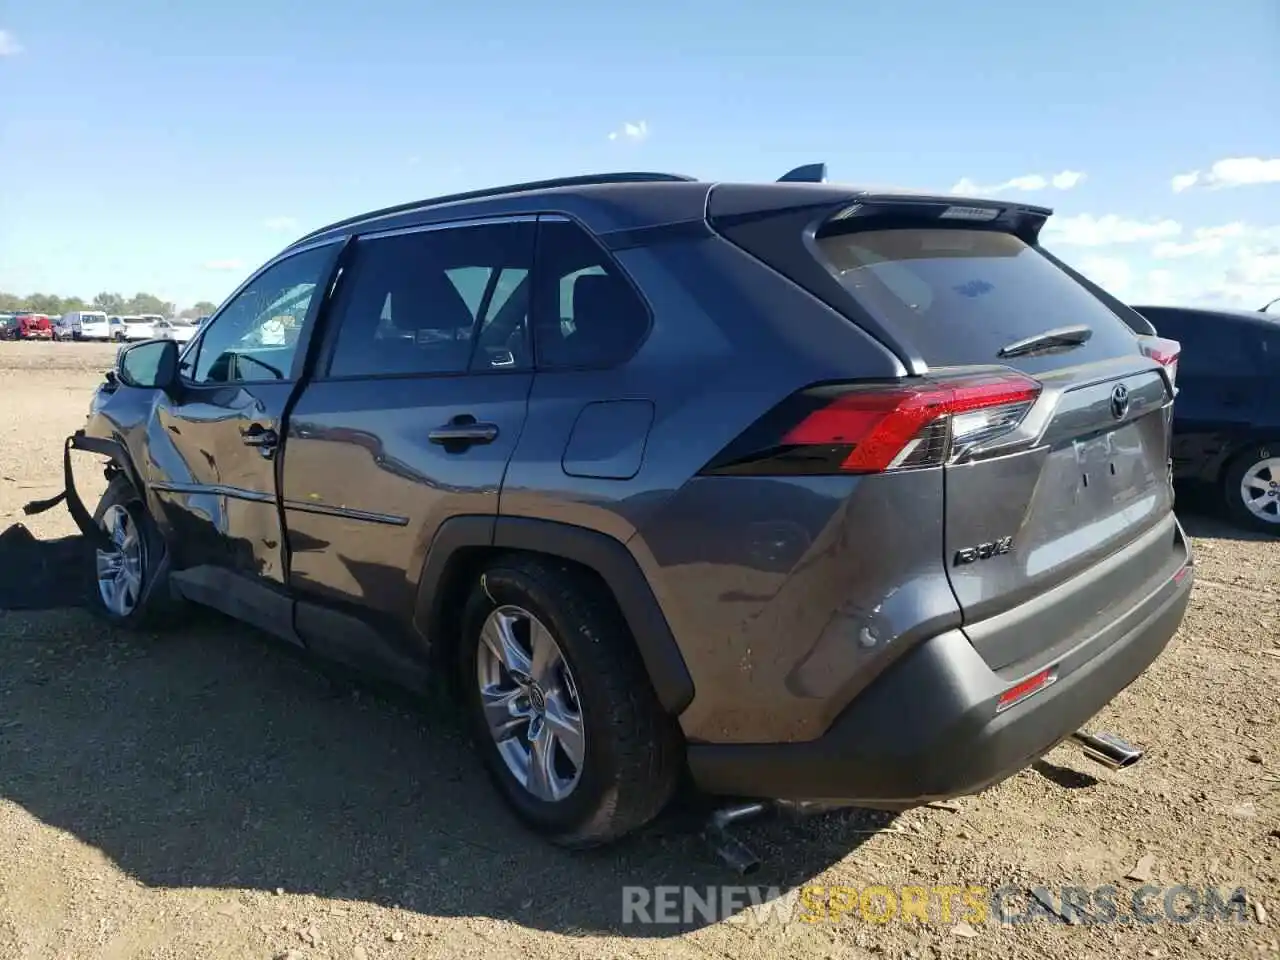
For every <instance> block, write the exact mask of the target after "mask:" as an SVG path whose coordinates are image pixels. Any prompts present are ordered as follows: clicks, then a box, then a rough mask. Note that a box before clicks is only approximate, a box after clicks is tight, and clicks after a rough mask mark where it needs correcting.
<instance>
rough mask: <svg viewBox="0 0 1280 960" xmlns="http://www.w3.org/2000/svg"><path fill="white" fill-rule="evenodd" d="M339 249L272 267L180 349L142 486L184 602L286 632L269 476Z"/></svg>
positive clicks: (282, 558)
mask: <svg viewBox="0 0 1280 960" xmlns="http://www.w3.org/2000/svg"><path fill="white" fill-rule="evenodd" d="M337 251H338V245H337V244H327V245H324V246H318V247H313V248H311V249H308V250H304V251H302V252H299V253H295V254H291V255H289V256H286V257H284V258H281V259H279V260H277V261H275V262H273V263H272V264H270V265H268V266H267V267H266V268H265V269H264V270H262V271H260V272H259V273H258V274H257V275H256V276H255V277H253V279H251V280H250V281H249V283H247V284H246V285H245V286H244V287H243V288H242V289H241V290H240V291H239V292H238V293H237V294H236V296H235V297H234V298H233V299H232V300H231V301H230V302H228V304H227V305H226V307H224V309H223V310H222V311H220V312H219V313H218V314H217V315H215V316H214V317H213V319H212V320H210V321H209V323H208V324H207V325H206V327H205V329H204V330H203V331H202V333H201V335H200V337H199V338H198V339H197V340H195V341H193V342H192V345H191V347H190V348H189V349H188V350H186V351H185V352H184V354H183V357H182V361H181V365H180V374H181V381H182V382H181V388H180V390H179V391H178V392H177V395H176V397H175V398H173V399H170V398H168V397H161V398H160V400H159V401H158V402H157V406H156V413H155V416H154V418H153V421H152V428H151V435H150V437H149V454H150V457H149V459H150V461H151V462H150V464H148V473H149V474H150V478H149V484H150V486H151V488H152V489H153V490H154V491H155V492H156V496H157V497H158V499H159V500H160V503H161V508H162V517H161V521H162V522H163V523H165V524H166V525H167V526H168V527H169V528H170V529H169V537H168V539H169V542H170V543H171V544H173V545H174V546H173V565H174V571H173V579H174V582H175V583H176V584H177V586H178V587H179V589H180V590H182V592H183V593H185V594H186V595H187V596H189V597H190V598H191V599H194V600H198V601H200V602H202V603H206V604H208V605H210V606H213V607H217V608H219V609H222V610H224V611H226V612H228V613H230V614H232V615H234V616H236V617H238V618H240V619H243V620H246V621H248V622H250V623H254V624H256V625H257V626H260V627H262V628H263V629H266V630H269V631H271V632H273V633H276V634H279V635H282V636H286V637H289V638H291V639H292V633H293V631H292V608H291V605H290V603H289V602H288V600H287V599H286V597H285V595H284V589H283V588H284V584H285V579H286V569H287V557H286V554H285V545H284V536H283V532H282V527H281V523H280V508H279V504H278V502H277V486H276V472H277V464H278V453H279V447H280V443H281V437H282V435H283V433H284V415H285V412H286V409H287V405H288V402H289V398H290V397H291V395H292V394H293V391H294V387H295V384H296V382H297V379H298V376H299V373H300V368H301V363H302V359H303V354H304V353H305V342H306V338H307V337H308V336H309V332H310V329H311V326H312V325H313V324H314V316H315V314H316V312H317V309H318V306H319V302H320V301H321V300H322V299H323V297H322V292H323V289H324V285H325V284H326V282H327V280H328V278H329V275H330V271H331V269H332V266H333V262H334V258H335V256H336V254H337Z"/></svg>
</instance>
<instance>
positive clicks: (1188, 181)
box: [1169, 157, 1280, 193]
mask: <svg viewBox="0 0 1280 960" xmlns="http://www.w3.org/2000/svg"><path fill="white" fill-rule="evenodd" d="M1169 183H1170V186H1171V187H1172V188H1173V192H1174V193H1181V192H1182V191H1184V190H1189V189H1191V188H1192V187H1195V186H1201V187H1208V188H1209V189H1210V190H1220V189H1223V188H1224V187H1245V186H1252V185H1254V184H1259V183H1280V157H1273V158H1270V159H1263V158H1262V157H1227V158H1226V159H1225V160H1219V161H1217V162H1216V163H1215V164H1214V165H1213V166H1212V167H1210V168H1209V172H1208V173H1201V172H1200V171H1199V170H1193V171H1191V172H1190V173H1180V174H1178V175H1177V176H1175V177H1174V178H1173V179H1172V180H1170V181H1169Z"/></svg>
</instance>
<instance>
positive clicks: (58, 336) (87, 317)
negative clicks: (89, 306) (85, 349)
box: [53, 310, 112, 340]
mask: <svg viewBox="0 0 1280 960" xmlns="http://www.w3.org/2000/svg"><path fill="white" fill-rule="evenodd" d="M111 334H112V330H111V324H110V323H109V322H108V321H107V315H106V314H105V313H103V312H102V311H101V310H73V311H72V312H71V313H64V314H63V315H62V316H61V317H60V318H59V319H58V320H57V321H56V322H55V323H54V325H53V338H54V339H55V340H110V339H112V337H111Z"/></svg>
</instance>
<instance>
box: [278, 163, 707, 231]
mask: <svg viewBox="0 0 1280 960" xmlns="http://www.w3.org/2000/svg"><path fill="white" fill-rule="evenodd" d="M696 180H697V177H686V176H684V175H683V174H679V173H647V172H644V171H624V172H621V173H587V174H581V175H579V176H575V177H555V178H553V179H551V180H530V181H528V182H527V183H512V184H508V185H507V186H503V187H486V188H484V189H483V190H468V191H466V192H465V193H450V194H446V195H444V196H441V197H429V198H428V199H426V200H414V201H412V202H410V203H398V204H396V205H394V206H391V207H383V208H382V209H381V210H371V211H370V212H368V213H362V214H360V215H359V216H355V217H347V218H346V219H345V220H339V221H337V222H336V223H331V224H329V225H328V226H324V227H320V228H319V229H318V230H312V231H311V232H310V233H308V234H307V235H306V236H304V237H301V238H300V239H298V240H296V241H294V242H295V243H302V242H304V241H306V240H310V239H311V238H312V237H318V236H320V234H322V233H328V232H329V231H330V230H337V229H338V228H340V227H346V226H350V225H351V224H353V223H359V222H361V221H362V220H373V219H376V218H378V217H386V216H390V215H391V214H395V213H405V212H407V211H409V210H418V209H420V208H422V207H434V206H439V205H440V204H445V203H457V202H459V201H462V200H481V199H484V198H485V197H501V196H503V195H505V194H508V193H524V192H525V191H528V190H550V189H553V188H555V187H587V186H596V185H601V184H609V183H667V182H673V183H692V182H694V181H696Z"/></svg>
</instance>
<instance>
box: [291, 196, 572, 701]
mask: <svg viewBox="0 0 1280 960" xmlns="http://www.w3.org/2000/svg"><path fill="white" fill-rule="evenodd" d="M534 235H535V224H534V223H533V221H532V220H531V219H530V220H515V221H511V220H505V221H501V222H489V223H482V224H475V223H472V224H469V225H466V226H462V225H459V226H449V227H445V228H439V227H434V228H427V229H423V230H418V231H411V232H396V233H393V234H389V235H382V236H379V235H372V236H366V237H362V238H359V239H357V240H356V241H354V243H353V245H352V248H351V249H350V250H349V252H348V255H345V256H344V258H343V268H342V273H341V275H340V277H339V279H338V282H337V287H336V290H335V292H334V295H333V301H332V307H331V309H330V310H329V311H327V312H328V319H327V320H326V331H325V334H324V335H323V336H324V340H325V341H326V342H325V344H324V346H323V348H322V350H321V357H320V359H319V361H318V363H317V370H316V372H315V376H314V377H313V378H311V379H310V380H309V381H308V383H307V386H306V387H305V388H304V389H303V391H302V393H301V395H300V396H299V397H298V400H297V403H296V405H295V406H294V408H293V410H292V412H291V413H290V417H289V429H288V436H287V437H286V439H285V445H284V454H283V462H282V471H283V480H282V483H283V488H282V504H283V507H284V513H285V523H286V526H287V530H286V536H287V540H288V543H289V549H290V571H289V585H290V587H291V588H292V590H293V593H294V595H295V596H296V597H298V599H299V603H298V606H297V619H296V624H297V629H298V632H299V634H300V635H301V636H302V637H303V638H304V639H305V641H306V642H307V644H308V645H309V646H310V647H312V648H313V649H315V650H317V652H321V653H323V654H324V655H326V656H330V657H332V658H335V659H340V660H343V661H345V662H347V663H349V664H350V665H353V666H356V667H358V668H361V669H365V670H369V671H372V672H376V673H379V674H383V675H387V674H391V675H393V678H394V679H395V680H396V681H397V682H400V683H403V684H406V685H410V686H412V685H415V684H416V683H417V681H418V679H420V678H419V677H417V676H415V674H416V673H418V672H419V671H420V670H421V667H422V659H421V657H420V656H419V654H420V653H421V650H420V649H419V647H418V645H417V642H416V640H415V638H414V636H413V632H412V630H411V629H410V623H411V620H412V614H413V607H414V599H415V597H416V591H417V585H418V579H419V576H420V573H421V570H422V565H423V561H424V558H425V556H426V551H427V549H428V548H429V546H430V544H431V541H432V539H433V537H434V536H435V534H436V531H437V529H438V528H439V527H440V525H441V523H443V522H444V521H445V520H447V519H448V518H450V517H455V516H459V515H469V516H473V517H478V518H484V517H487V518H490V519H492V518H494V517H496V516H497V514H498V497H499V492H500V490H501V488H502V481H503V475H504V473H505V471H506V468H507V462H508V460H509V459H510V457H511V454H512V452H513V451H514V449H515V446H516V442H517V440H518V439H519V437H520V433H521V430H522V429H523V428H524V422H525V411H526V408H527V405H528V396H529V389H530V386H531V384H532V379H533V372H532V369H533V364H532V357H531V355H530V350H529V343H528V324H527V314H528V294H529V283H528V275H529V271H530V268H531V267H532V260H533V247H534ZM555 467H556V470H557V471H558V470H559V459H558V457H557V459H556V461H555ZM481 522H483V521H481Z"/></svg>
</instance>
